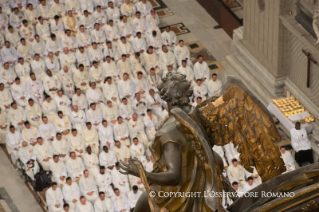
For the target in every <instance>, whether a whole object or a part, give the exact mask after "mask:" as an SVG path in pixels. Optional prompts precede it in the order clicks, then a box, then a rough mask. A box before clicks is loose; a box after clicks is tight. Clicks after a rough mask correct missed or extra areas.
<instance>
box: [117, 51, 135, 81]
mask: <svg viewBox="0 0 319 212" xmlns="http://www.w3.org/2000/svg"><path fill="white" fill-rule="evenodd" d="M132 70H133V69H132V66H131V63H130V60H129V59H127V58H126V55H125V54H123V55H122V57H121V60H119V61H118V62H117V71H118V73H119V75H120V76H123V74H124V73H127V74H129V75H132Z"/></svg>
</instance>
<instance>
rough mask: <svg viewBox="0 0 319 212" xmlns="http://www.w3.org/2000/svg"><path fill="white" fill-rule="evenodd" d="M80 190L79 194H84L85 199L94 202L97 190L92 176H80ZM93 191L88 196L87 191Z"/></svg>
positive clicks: (96, 197)
mask: <svg viewBox="0 0 319 212" xmlns="http://www.w3.org/2000/svg"><path fill="white" fill-rule="evenodd" d="M79 186H80V191H81V194H82V195H84V196H85V198H86V200H87V201H89V202H91V203H92V202H95V201H96V200H97V199H98V190H97V187H96V183H95V180H94V178H93V177H91V176H89V177H87V178H86V177H84V176H83V177H81V179H80V182H79ZM91 191H94V193H93V194H92V195H91V196H90V195H88V194H87V193H89V192H91ZM86 212H87V211H86Z"/></svg>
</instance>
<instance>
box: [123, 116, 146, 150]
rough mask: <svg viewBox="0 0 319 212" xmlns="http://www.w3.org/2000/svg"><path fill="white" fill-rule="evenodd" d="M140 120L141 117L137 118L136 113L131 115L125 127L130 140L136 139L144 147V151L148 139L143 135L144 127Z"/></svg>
mask: <svg viewBox="0 0 319 212" xmlns="http://www.w3.org/2000/svg"><path fill="white" fill-rule="evenodd" d="M145 114H146V111H145ZM145 114H144V115H145ZM142 118H143V116H142V117H138V116H137V114H136V113H133V115H132V119H131V120H130V121H128V122H127V126H128V129H129V131H130V138H131V139H132V141H133V139H134V138H138V140H139V141H140V142H141V143H142V144H143V145H144V148H145V149H146V148H147V145H148V138H147V136H146V134H145V130H144V129H145V126H144V122H143V119H142Z"/></svg>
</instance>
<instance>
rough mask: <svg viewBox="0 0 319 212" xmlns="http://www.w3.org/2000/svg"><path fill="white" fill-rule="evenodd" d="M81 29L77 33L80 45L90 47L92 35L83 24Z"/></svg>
mask: <svg viewBox="0 0 319 212" xmlns="http://www.w3.org/2000/svg"><path fill="white" fill-rule="evenodd" d="M79 29H80V31H79V32H78V33H77V35H76V42H77V43H78V45H79V46H83V47H84V48H85V49H87V48H89V47H90V46H91V43H92V41H91V36H90V34H89V33H88V32H87V31H85V28H84V26H83V25H81V26H80V28H79Z"/></svg>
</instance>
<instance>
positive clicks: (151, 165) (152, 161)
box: [146, 155, 155, 172]
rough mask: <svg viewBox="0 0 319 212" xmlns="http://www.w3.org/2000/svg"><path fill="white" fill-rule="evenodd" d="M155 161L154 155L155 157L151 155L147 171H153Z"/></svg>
mask: <svg viewBox="0 0 319 212" xmlns="http://www.w3.org/2000/svg"><path fill="white" fill-rule="evenodd" d="M154 162H155V160H154V157H153V155H151V157H150V161H149V162H148V163H147V166H146V171H148V172H151V171H153V165H154Z"/></svg>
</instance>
